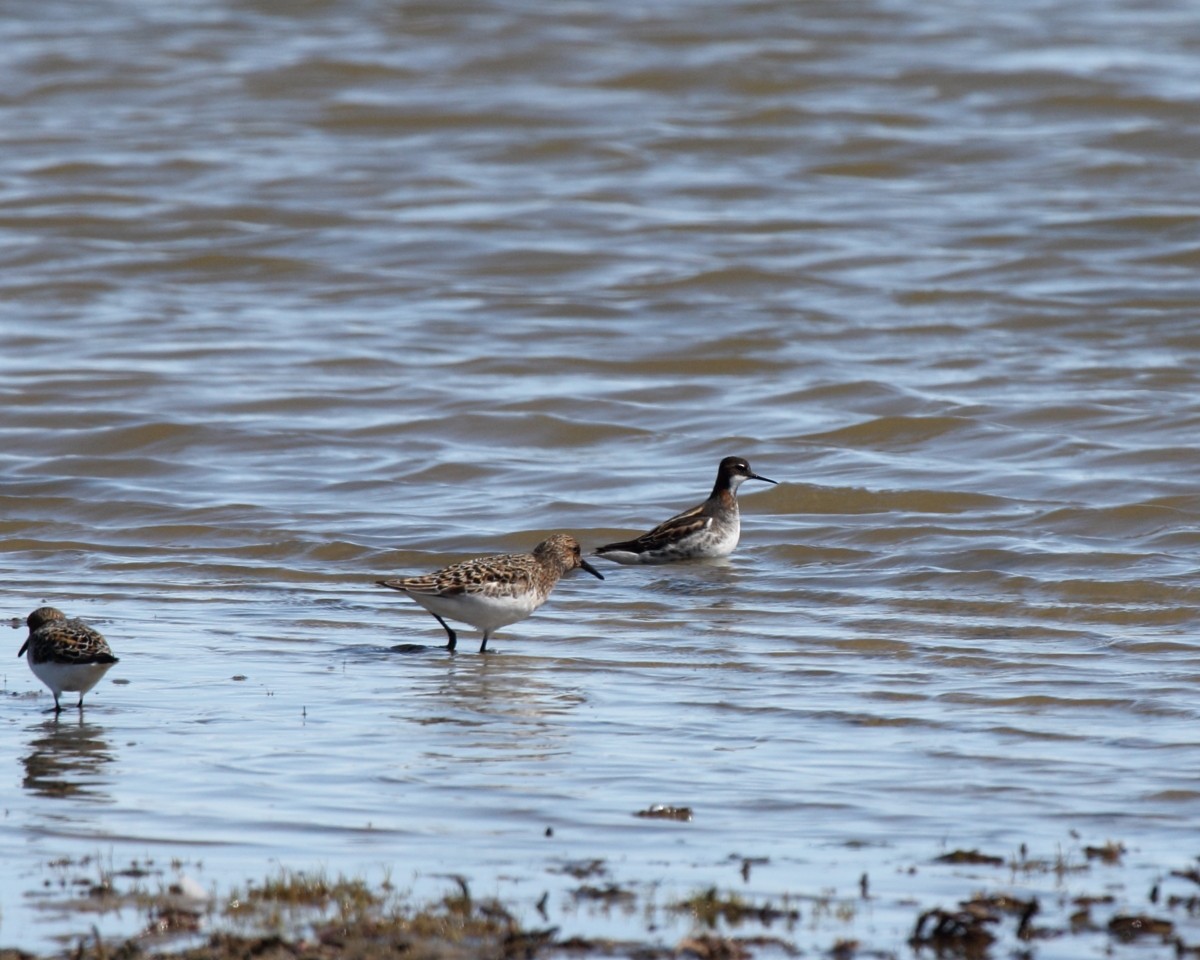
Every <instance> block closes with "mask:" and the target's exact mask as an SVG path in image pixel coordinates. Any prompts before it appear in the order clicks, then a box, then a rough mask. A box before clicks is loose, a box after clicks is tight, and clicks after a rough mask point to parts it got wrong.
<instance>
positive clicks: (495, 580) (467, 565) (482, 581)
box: [378, 533, 604, 653]
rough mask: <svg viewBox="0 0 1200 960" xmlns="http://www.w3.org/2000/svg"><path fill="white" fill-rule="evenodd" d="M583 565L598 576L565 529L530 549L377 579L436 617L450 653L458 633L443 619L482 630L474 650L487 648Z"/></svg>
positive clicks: (598, 573)
mask: <svg viewBox="0 0 1200 960" xmlns="http://www.w3.org/2000/svg"><path fill="white" fill-rule="evenodd" d="M581 567H582V568H583V569H584V570H586V571H587V572H588V573H590V574H591V575H592V576H593V577H597V578H599V579H601V580H603V579H604V576H603V575H602V574H601V573H600V571H599V570H597V569H596V568H595V567H593V566H592V565H591V564H590V563H588V562H587V561H586V560H585V559H583V554H582V552H581V551H580V548H579V541H578V540H576V539H575V538H574V537H572V536H568V535H567V534H565V533H556V534H554V535H553V536H552V537H547V538H546V539H545V540H543V541H542V542H541V543H539V544H538V545H537V546H536V547H534V548H533V553H509V554H504V555H503V556H498V557H476V558H475V559H474V560H466V561H464V562H462V563H455V564H452V565H451V566H449V567H444V568H443V569H441V570H438V571H436V572H434V573H429V574H425V575H424V576H417V577H396V578H394V579H390V580H380V581H378V583H379V585H380V586H383V587H390V588H391V589H393V590H399V591H401V592H402V593H406V594H408V595H409V596H410V597H412V598H413V599H414V600H416V601H417V603H419V604H420V605H421V606H423V607H424V608H425V609H426V610H428V611H429V612H430V613H432V614H433V615H434V617H436V618H437V622H438V623H440V624H441V625H442V627H443V628H444V629H445V631H446V636H447V637H449V642H447V644H446V649H447V650H451V651H453V650H454V648H455V646H456V645H457V644H458V636H457V635H456V634H455V632H454V631H453V630H452V629H451V628H450V625H449V624H447V623H446V621H445V620H444V619H443V618H444V617H449V618H450V619H451V620H461V621H462V622H463V623H469V624H470V625H471V626H473V627H476V628H477V629H479V630H482V631H483V642H482V643H481V644H480V645H479V652H480V653H485V652H486V651H487V644H488V639H489V638H490V637H491V635H492V632H493V631H494V630H499V629H500V628H501V627H505V626H508V625H509V624H510V623H516V622H517V621H518V620H524V619H525V618H526V617H528V616H529V615H530V614H532V613H533V611H535V610H536V609H537V608H538V607H540V606H541V605H542V604H543V603H545V602H546V599H547V598H548V597H549V596H550V591H551V590H553V589H554V585H555V584H556V583H558V581H559V580H560V579H561V578H562V577H563V576H564V575H565V574H568V573H570V572H571V571H572V570H577V569H579V568H581Z"/></svg>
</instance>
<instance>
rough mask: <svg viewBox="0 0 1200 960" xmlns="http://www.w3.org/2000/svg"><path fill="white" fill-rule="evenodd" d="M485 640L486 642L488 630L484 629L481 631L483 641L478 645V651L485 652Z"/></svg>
mask: <svg viewBox="0 0 1200 960" xmlns="http://www.w3.org/2000/svg"><path fill="white" fill-rule="evenodd" d="M487 642H488V632H487V631H486V630H484V631H483V643H481V644H480V645H479V652H480V653H487Z"/></svg>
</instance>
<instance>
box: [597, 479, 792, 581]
mask: <svg viewBox="0 0 1200 960" xmlns="http://www.w3.org/2000/svg"><path fill="white" fill-rule="evenodd" d="M743 480H764V481H766V482H767V483H775V481H774V480H769V479H768V478H766V477H760V476H759V475H758V474H757V473H755V472H754V471H753V470H751V469H750V464H749V463H747V462H746V461H745V460H744V459H742V458H741V457H726V458H725V459H724V460H722V461H721V465H720V466H719V467H718V468H717V482H716V484H714V486H713V491H712V494H711V495H710V496H709V498H708V499H707V500H705V501H704V502H703V503H701V504H699V505H698V506H695V507H692V509H690V510H684V511H683V513H681V514H679V515H678V516H675V517H672V518H671V519H670V520H667V521H665V522H664V523H660V524H659V525H658V526H657V527H655V528H654V529H653V530H651V531H650V532H649V533H643V534H642V535H641V536H640V537H637V538H636V539H633V540H623V541H622V542H620V543H610V544H607V545H606V546H603V547H599V548H597V550H596V555H597V556H601V557H605V558H607V559H609V560H615V561H616V562H617V563H671V562H672V561H675V560H697V559H702V558H705V557H725V556H728V555H729V554H731V553H733V550H734V547H736V546H737V545H738V538H739V537H740V536H741V533H742V523H741V519H740V516H739V513H738V503H737V488H738V486H739V485H740V484H741V483H742V481H743Z"/></svg>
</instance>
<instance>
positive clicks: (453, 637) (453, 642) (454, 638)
mask: <svg viewBox="0 0 1200 960" xmlns="http://www.w3.org/2000/svg"><path fill="white" fill-rule="evenodd" d="M429 612H430V613H432V614H433V618H434V619H435V620H436V621H437V622H438V623H440V624H441V625H442V627H443V628H445V630H446V636H447V637H449V638H450V639H449V640H448V641H447V643H446V649H447V650H449V651H450V652H451V653H453V652H454V648H455V647H457V646H458V634H456V633H455V632H454V631H453V630H451V629H450V624H448V623H447V622H446V621H445V620H443V619H442V618H441V617H439V616H438V615H437V614H436V613H433V611H432V610H430V611H429Z"/></svg>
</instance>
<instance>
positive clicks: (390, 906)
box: [0, 842, 1200, 960]
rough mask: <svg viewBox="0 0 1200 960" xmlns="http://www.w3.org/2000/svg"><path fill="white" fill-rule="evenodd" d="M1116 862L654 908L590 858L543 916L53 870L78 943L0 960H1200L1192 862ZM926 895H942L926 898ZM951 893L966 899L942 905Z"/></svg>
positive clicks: (982, 864) (74, 866)
mask: <svg viewBox="0 0 1200 960" xmlns="http://www.w3.org/2000/svg"><path fill="white" fill-rule="evenodd" d="M1101 851H1103V852H1101ZM1117 851H1119V852H1120V853H1121V854H1125V853H1126V848H1125V846H1124V845H1122V844H1118V843H1113V842H1109V843H1106V844H1105V845H1104V846H1101V847H1097V846H1087V847H1084V846H1077V847H1074V848H1072V849H1071V850H1070V851H1068V852H1064V851H1062V850H1059V851H1058V852H1057V853H1056V854H1055V855H1054V856H1050V857H1036V856H1031V855H1030V854H1029V852H1028V851H1027V850H1026V849H1025V848H1024V847H1023V846H1022V847H1021V849H1020V850H1019V851H1018V852H1015V853H1013V854H1011V855H1009V856H998V855H995V854H992V853H983V852H980V851H979V850H977V849H975V848H967V849H966V850H965V853H964V850H962V849H959V850H954V851H952V852H951V853H949V854H941V855H937V856H931V857H929V858H928V859H927V860H926V861H924V862H922V863H920V864H908V865H907V866H905V867H903V868H902V869H896V865H895V864H888V863H881V864H880V865H879V866H878V868H877V871H878V872H877V874H876V877H877V880H876V883H875V884H874V886H875V887H878V888H884V887H886V888H887V890H888V892H887V893H886V894H885V895H881V894H879V893H877V892H876V893H871V892H870V891H871V889H872V884H871V883H870V882H869V878H868V876H867V875H866V874H864V875H863V876H862V878H861V880H860V882H859V883H858V884H857V890H856V892H855V893H854V894H850V895H838V894H837V893H836V892H834V891H831V890H822V891H819V892H816V893H797V892H795V891H790V892H779V893H777V894H774V895H772V896H764V895H762V894H761V893H760V894H757V895H751V894H749V893H748V892H741V893H739V892H736V891H731V890H729V889H725V888H722V887H720V886H718V885H713V886H708V887H705V888H702V889H699V890H696V891H694V892H693V893H691V894H688V895H682V896H676V897H673V898H666V899H665V900H664V901H663V902H662V903H661V904H660V903H659V901H658V899H657V895H658V894H659V893H660V892H661V890H660V886H659V884H658V883H657V882H656V881H652V880H648V879H635V880H628V879H614V878H613V877H612V873H613V868H612V867H611V866H610V865H609V864H608V863H607V862H606V861H605V860H603V859H602V858H595V859H587V860H578V861H567V862H564V863H562V864H561V865H559V866H556V867H554V868H552V869H551V870H549V871H548V872H549V873H552V874H556V875H558V876H561V877H567V878H569V879H570V880H571V881H574V882H575V884H576V886H575V888H574V889H573V890H569V891H566V896H565V898H564V899H562V900H561V901H560V902H559V903H558V904H557V905H555V904H550V903H548V900H549V897H548V895H546V894H543V895H542V898H541V900H539V901H538V902H537V904H536V908H534V909H531V908H530V906H529V904H527V903H525V904H519V903H514V902H504V901H502V900H501V899H499V898H497V897H479V896H476V895H475V893H474V892H473V890H472V886H471V882H470V881H469V880H468V878H466V877H464V876H461V875H450V876H448V877H447V881H448V885H449V889H448V890H447V891H446V892H445V893H444V894H442V895H441V896H440V897H437V898H435V899H433V900H430V901H427V902H416V901H414V899H413V898H412V897H411V896H410V895H409V894H407V893H405V892H403V891H401V890H399V889H397V887H396V886H395V885H394V884H393V883H392V882H391V879H390V877H388V876H385V877H384V878H383V879H382V880H380V881H378V882H368V881H367V880H365V879H363V878H360V877H346V876H342V875H338V876H330V875H328V874H326V873H324V872H321V871H312V872H310V871H293V870H287V869H281V870H280V871H278V872H277V873H276V874H275V875H273V876H270V877H267V878H265V879H263V880H261V881H256V882H251V883H247V884H245V885H244V886H243V887H241V888H237V889H232V890H230V891H228V892H226V893H224V894H220V895H219V894H217V893H216V892H215V891H206V890H204V889H202V888H200V886H199V884H197V883H196V882H195V881H194V880H188V879H186V878H183V879H178V877H181V876H182V874H183V869H184V867H187V868H188V869H189V871H191V872H195V870H196V869H197V868H196V867H195V865H187V864H182V863H180V862H179V861H173V862H172V863H171V864H169V865H160V864H156V863H155V862H153V861H140V862H137V861H135V862H133V863H131V864H129V865H128V866H126V867H123V868H121V869H117V868H115V867H114V866H113V865H112V864H105V863H104V862H103V861H101V860H100V859H98V858H84V859H82V860H80V861H67V860H63V861H56V862H55V863H54V864H49V865H48V867H49V868H50V869H51V870H52V872H53V877H54V879H53V880H51V881H47V882H46V883H45V885H44V886H45V887H46V888H48V889H50V890H51V891H52V892H51V893H50V894H47V893H46V892H45V891H43V892H42V894H41V895H40V896H41V903H42V905H43V906H45V907H47V908H52V909H54V910H55V911H57V912H59V913H60V914H66V915H68V916H70V917H73V918H74V921H75V922H74V929H75V931H76V932H75V933H74V934H73V935H70V936H66V937H63V938H61V939H60V940H59V943H60V944H61V948H60V949H59V950H58V951H51V952H47V953H44V954H42V955H40V956H39V955H36V954H32V953H28V952H25V951H22V950H16V949H11V948H10V949H3V948H0V960H49V958H51V957H53V958H56V960H168V958H181V960H247V958H251V957H254V958H264V960H283V958H289V957H290V958H305V960H351V958H352V960H384V958H392V957H396V956H399V955H404V956H406V957H412V958H415V960H468V958H472V960H474V958H481V960H534V958H559V957H568V956H569V957H584V958H585V957H589V956H620V957H634V958H637V960H658V958H664V960H665V958H667V957H672V958H679V957H686V958H695V960H774V958H777V957H791V956H797V955H812V954H814V953H815V954H818V955H821V956H828V957H832V958H837V960H850V958H854V957H872V958H888V957H901V956H910V955H912V954H914V953H915V954H916V955H917V956H923V955H930V956H937V957H955V958H964V960H988V958H992V957H1000V956H1008V955H1014V954H1020V955H1022V956H1026V957H1030V958H1036V956H1037V955H1038V951H1039V946H1040V945H1042V944H1050V943H1055V944H1060V945H1061V944H1062V943H1064V942H1069V943H1071V944H1072V945H1073V946H1074V947H1075V948H1077V949H1078V950H1079V952H1080V953H1086V954H1088V955H1105V954H1107V953H1111V952H1113V950H1115V949H1116V948H1118V947H1119V948H1120V949H1121V951H1122V955H1123V956H1126V957H1129V958H1134V960H1136V958H1138V957H1158V956H1161V955H1162V951H1163V950H1164V949H1165V950H1168V951H1170V953H1171V954H1172V955H1174V956H1200V895H1197V887H1200V870H1198V869H1197V867H1196V864H1195V863H1194V862H1193V863H1190V864H1186V865H1178V866H1166V867H1163V868H1162V869H1157V870H1156V872H1155V875H1156V876H1157V877H1158V878H1159V879H1158V881H1157V882H1155V883H1154V885H1153V887H1152V888H1150V889H1149V890H1141V889H1138V887H1139V886H1140V885H1141V884H1142V883H1143V881H1144V877H1145V874H1144V873H1137V874H1134V875H1126V876H1122V874H1123V871H1124V870H1125V867H1124V866H1123V863H1124V861H1123V857H1122V856H1117V855H1115V854H1116V853H1117ZM738 859H739V858H737V857H731V860H732V861H737V860H738ZM171 874H174V875H176V877H177V879H174V880H172V879H170V875H171ZM926 878H928V880H927V879H926ZM929 881H932V882H934V883H935V884H936V886H937V888H938V890H939V891H942V892H943V893H942V894H941V895H939V896H938V897H936V898H934V897H931V896H929V894H928V892H927V885H928V882H929ZM956 884H957V885H959V886H961V894H960V895H959V896H956V897H946V896H945V895H944V891H945V890H946V889H952V888H953V886H954V885H956ZM580 904H588V905H589V909H599V910H602V911H607V910H616V911H618V912H619V913H620V915H621V917H622V918H623V924H622V930H621V935H620V939H614V938H603V937H595V936H588V935H586V934H584V933H581V932H579V931H578V930H575V931H572V930H571V929H570V927H571V921H572V916H571V911H572V909H577V908H578V907H579V905H580ZM101 914H116V915H119V917H120V919H121V920H122V921H126V922H127V929H134V928H135V927H136V932H135V933H133V934H132V935H126V936H124V937H120V936H118V937H113V936H107V937H106V936H102V935H101V934H100V932H99V929H98V926H97V925H96V923H95V922H94V921H92V920H91V919H90V918H91V917H93V916H97V915H101ZM883 916H886V917H887V918H888V923H886V924H885V923H881V922H880V920H881V917H883ZM130 917H135V918H136V919H135V920H132V921H130V920H129V918H130ZM530 918H532V922H531V919H530ZM1047 949H1049V948H1047ZM1054 949H1055V950H1056V951H1059V952H1061V946H1057V947H1055V948H1054Z"/></svg>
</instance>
